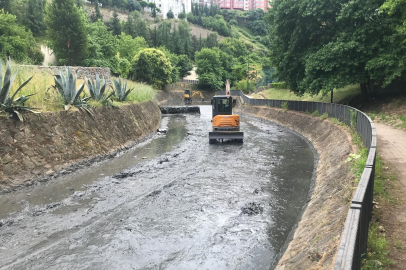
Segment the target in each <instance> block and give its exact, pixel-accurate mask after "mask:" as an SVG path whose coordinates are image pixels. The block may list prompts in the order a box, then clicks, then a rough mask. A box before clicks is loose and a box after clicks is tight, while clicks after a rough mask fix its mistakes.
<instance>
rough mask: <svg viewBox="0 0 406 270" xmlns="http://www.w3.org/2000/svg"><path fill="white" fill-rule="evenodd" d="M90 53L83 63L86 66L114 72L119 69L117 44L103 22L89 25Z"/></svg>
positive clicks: (88, 52)
mask: <svg viewBox="0 0 406 270" xmlns="http://www.w3.org/2000/svg"><path fill="white" fill-rule="evenodd" d="M87 32H88V40H89V45H88V51H87V57H86V59H85V60H84V61H83V64H84V65H85V66H91V67H109V68H110V69H111V70H112V71H113V72H114V71H115V70H116V69H117V62H118V61H117V59H116V57H115V56H116V52H117V42H116V38H115V37H114V36H113V34H112V33H111V32H110V31H108V29H107V27H106V26H105V25H104V23H103V22H102V21H97V22H94V23H91V24H88V25H87Z"/></svg>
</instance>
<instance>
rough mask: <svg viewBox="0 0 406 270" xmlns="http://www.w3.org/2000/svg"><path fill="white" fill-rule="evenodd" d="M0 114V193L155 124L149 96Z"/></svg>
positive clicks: (120, 145) (128, 142) (126, 141)
mask: <svg viewBox="0 0 406 270" xmlns="http://www.w3.org/2000/svg"><path fill="white" fill-rule="evenodd" d="M91 112H92V115H90V114H89V113H88V112H86V111H61V112H51V113H41V114H38V115H34V114H26V115H25V117H26V120H25V121H24V122H19V121H17V120H14V119H7V118H4V117H1V118H0V194H1V193H6V192H9V191H12V190H13V189H15V188H17V187H20V186H23V185H31V184H33V183H34V182H36V180H32V179H37V180H46V179H48V178H50V177H52V176H54V175H56V174H57V173H59V172H62V173H63V172H64V171H65V172H66V173H68V172H69V171H70V170H72V169H73V168H72V167H71V166H73V164H77V163H80V162H82V163H85V164H86V162H87V161H89V160H90V159H92V158H97V157H102V156H104V157H105V156H106V155H110V154H112V153H114V152H115V151H117V150H121V149H125V148H127V147H130V146H132V145H133V144H134V143H135V142H136V141H137V140H140V139H141V138H143V137H144V136H146V135H148V134H150V133H152V132H154V131H155V130H157V128H158V127H159V123H160V117H161V112H160V110H159V107H158V105H157V104H156V103H154V102H144V103H140V104H132V105H127V106H122V107H119V108H96V109H91Z"/></svg>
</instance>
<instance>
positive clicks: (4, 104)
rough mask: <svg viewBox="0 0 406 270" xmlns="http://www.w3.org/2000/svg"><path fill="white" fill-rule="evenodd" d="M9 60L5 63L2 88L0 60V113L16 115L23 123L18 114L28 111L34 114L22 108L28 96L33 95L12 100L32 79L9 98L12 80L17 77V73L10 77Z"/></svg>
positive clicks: (28, 108)
mask: <svg viewBox="0 0 406 270" xmlns="http://www.w3.org/2000/svg"><path fill="white" fill-rule="evenodd" d="M10 62H11V60H8V61H7V68H6V72H5V74H4V83H3V86H2V80H3V67H2V64H1V60H0V112H1V111H2V110H4V112H6V113H10V116H13V115H16V116H17V117H18V119H20V121H23V116H22V114H21V113H20V112H23V111H29V112H34V113H35V111H34V110H33V108H30V107H26V106H24V103H25V102H26V101H27V100H28V99H29V98H30V96H32V95H34V94H31V95H27V96H20V97H18V98H17V99H14V98H15V97H16V95H17V94H18V92H19V91H20V90H21V89H22V88H23V87H24V86H25V85H26V84H27V83H29V81H30V80H31V79H32V77H31V78H29V79H28V80H26V81H25V82H24V83H23V84H22V85H20V87H19V88H18V89H17V90H16V91H15V92H14V94H13V95H12V96H11V97H9V94H10V89H11V87H12V86H13V82H14V79H15V77H16V75H17V71H16V72H15V73H14V75H11V66H10Z"/></svg>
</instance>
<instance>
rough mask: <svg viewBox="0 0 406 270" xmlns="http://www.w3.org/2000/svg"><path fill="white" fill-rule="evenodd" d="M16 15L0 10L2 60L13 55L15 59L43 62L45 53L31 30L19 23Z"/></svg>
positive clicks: (35, 62)
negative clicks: (26, 29)
mask: <svg viewBox="0 0 406 270" xmlns="http://www.w3.org/2000/svg"><path fill="white" fill-rule="evenodd" d="M16 20H17V19H16V16H14V15H12V14H9V13H7V12H4V10H0V60H1V59H3V60H4V59H7V58H8V57H11V58H12V59H14V60H15V61H18V62H25V63H32V64H36V65H38V64H41V63H42V62H43V61H44V55H43V54H42V53H41V50H40V48H39V45H38V44H37V42H36V41H35V39H34V37H33V35H32V33H31V31H25V29H24V27H23V26H21V25H19V24H17V21H16Z"/></svg>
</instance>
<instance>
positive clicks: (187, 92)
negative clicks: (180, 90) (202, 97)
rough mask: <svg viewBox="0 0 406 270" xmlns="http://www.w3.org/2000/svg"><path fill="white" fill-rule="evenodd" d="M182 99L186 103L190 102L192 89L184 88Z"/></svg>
mask: <svg viewBox="0 0 406 270" xmlns="http://www.w3.org/2000/svg"><path fill="white" fill-rule="evenodd" d="M183 100H184V101H185V103H186V104H190V103H192V91H191V90H190V89H185V92H184V96H183Z"/></svg>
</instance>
